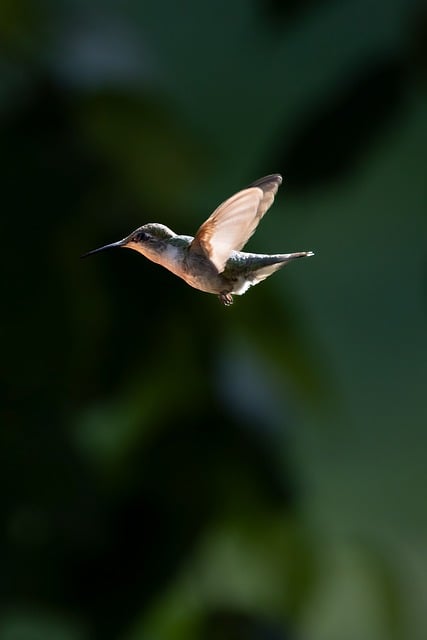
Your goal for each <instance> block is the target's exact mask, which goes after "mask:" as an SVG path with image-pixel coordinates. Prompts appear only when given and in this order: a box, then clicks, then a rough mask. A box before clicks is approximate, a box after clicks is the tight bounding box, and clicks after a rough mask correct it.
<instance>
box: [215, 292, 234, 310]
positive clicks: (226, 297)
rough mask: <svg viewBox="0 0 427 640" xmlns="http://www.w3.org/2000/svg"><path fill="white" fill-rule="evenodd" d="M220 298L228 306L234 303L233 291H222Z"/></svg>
mask: <svg viewBox="0 0 427 640" xmlns="http://www.w3.org/2000/svg"><path fill="white" fill-rule="evenodd" d="M218 298H219V299H220V301H221V302H222V304H224V305H225V306H226V307H229V306H230V305H231V304H233V296H232V295H231V293H220V294H219V296H218Z"/></svg>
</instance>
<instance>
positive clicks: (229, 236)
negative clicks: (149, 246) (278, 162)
mask: <svg viewBox="0 0 427 640" xmlns="http://www.w3.org/2000/svg"><path fill="white" fill-rule="evenodd" d="M281 182H282V178H281V176H280V175H279V174H273V175H270V176H266V177H265V178H261V179H260V180H257V181H256V182H254V183H253V184H252V185H250V186H249V187H248V188H247V189H243V191H239V192H238V193H236V194H234V195H233V196H231V198H228V200H226V201H225V202H223V203H222V204H220V205H219V207H217V209H215V211H214V212H213V213H212V215H211V216H210V217H209V218H208V219H207V220H206V221H205V222H204V223H203V224H202V226H201V227H200V228H199V230H198V231H197V233H196V236H195V238H194V240H193V242H192V244H191V246H190V251H193V252H197V253H202V254H204V255H205V256H206V257H207V258H208V259H209V260H210V261H211V262H212V263H213V264H214V265H215V267H216V268H217V270H218V272H219V273H221V272H222V271H223V270H224V267H225V264H226V262H227V260H228V258H229V257H230V255H231V252H232V251H240V249H242V247H243V246H244V245H245V244H246V242H247V241H248V240H249V238H250V237H251V235H252V234H253V233H254V231H255V229H256V228H257V226H258V223H259V221H260V220H261V218H262V217H263V216H264V214H265V213H266V212H267V210H268V209H269V208H270V206H271V205H272V203H273V200H274V196H275V195H276V193H277V189H278V188H279V186H280V184H281Z"/></svg>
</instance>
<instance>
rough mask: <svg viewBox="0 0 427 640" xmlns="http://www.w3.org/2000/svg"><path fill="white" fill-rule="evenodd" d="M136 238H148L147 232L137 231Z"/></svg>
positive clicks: (144, 240)
mask: <svg viewBox="0 0 427 640" xmlns="http://www.w3.org/2000/svg"><path fill="white" fill-rule="evenodd" d="M137 239H138V240H139V242H146V241H147V240H148V233H145V231H139V232H138V235H137Z"/></svg>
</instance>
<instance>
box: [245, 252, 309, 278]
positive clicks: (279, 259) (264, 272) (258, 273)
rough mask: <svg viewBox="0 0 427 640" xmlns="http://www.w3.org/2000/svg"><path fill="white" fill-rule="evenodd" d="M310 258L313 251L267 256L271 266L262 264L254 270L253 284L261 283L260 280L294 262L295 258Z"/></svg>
mask: <svg viewBox="0 0 427 640" xmlns="http://www.w3.org/2000/svg"><path fill="white" fill-rule="evenodd" d="M310 256H314V253H313V251H297V252H295V253H281V254H277V255H272V256H269V257H270V258H271V264H267V265H266V264H265V262H264V265H263V266H262V267H260V268H259V269H256V270H254V272H253V284H258V282H262V280H265V279H266V278H268V276H271V274H272V273H274V272H275V271H278V270H279V269H281V268H282V267H284V266H285V265H286V264H287V263H288V262H291V261H292V260H296V258H309V257H310Z"/></svg>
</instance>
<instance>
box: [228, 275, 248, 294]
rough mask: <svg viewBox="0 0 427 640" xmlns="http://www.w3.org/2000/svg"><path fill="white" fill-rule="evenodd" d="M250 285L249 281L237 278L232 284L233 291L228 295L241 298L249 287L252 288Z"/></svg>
mask: <svg viewBox="0 0 427 640" xmlns="http://www.w3.org/2000/svg"><path fill="white" fill-rule="evenodd" d="M252 284H253V283H252V282H250V281H249V280H246V278H237V280H236V281H235V282H234V283H233V289H232V290H231V291H230V293H234V294H236V295H238V296H241V295H243V294H244V293H246V291H247V290H248V289H249V287H252Z"/></svg>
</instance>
